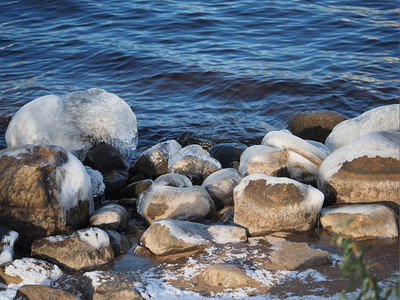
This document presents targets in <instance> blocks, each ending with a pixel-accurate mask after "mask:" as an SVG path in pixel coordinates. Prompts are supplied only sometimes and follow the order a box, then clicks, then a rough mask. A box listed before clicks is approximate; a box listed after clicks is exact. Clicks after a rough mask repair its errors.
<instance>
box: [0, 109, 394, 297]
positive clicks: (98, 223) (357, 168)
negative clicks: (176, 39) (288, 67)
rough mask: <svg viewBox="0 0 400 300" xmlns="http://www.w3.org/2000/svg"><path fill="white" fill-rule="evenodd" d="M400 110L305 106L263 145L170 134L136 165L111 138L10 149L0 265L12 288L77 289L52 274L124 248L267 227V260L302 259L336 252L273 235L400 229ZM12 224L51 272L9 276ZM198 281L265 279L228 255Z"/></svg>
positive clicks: (114, 289)
mask: <svg viewBox="0 0 400 300" xmlns="http://www.w3.org/2000/svg"><path fill="white" fill-rule="evenodd" d="M398 118H399V105H389V106H384V107H379V108H376V109H373V110H371V111H368V112H366V113H364V114H362V115H360V116H359V117H357V118H353V119H347V118H346V117H344V116H343V115H339V114H335V113H334V112H326V111H324V112H314V113H306V114H299V115H297V116H296V117H295V118H293V120H291V122H290V124H289V129H290V131H288V130H281V131H271V132H268V133H267V134H266V135H265V136H264V138H263V139H262V142H261V144H260V145H252V146H249V147H247V146H245V145H243V144H239V143H227V144H218V145H214V146H213V147H211V148H209V149H208V150H209V151H207V150H205V149H203V148H202V147H201V146H200V145H198V144H189V145H184V144H182V145H181V144H179V143H178V142H177V141H175V140H169V141H165V142H162V143H159V144H157V145H155V146H153V147H151V148H148V149H146V150H144V151H142V152H141V153H140V154H138V156H137V157H136V159H135V160H134V161H133V162H132V163H131V164H130V163H129V161H128V160H127V158H126V157H124V156H123V155H122V154H121V153H120V152H119V151H118V150H117V149H116V148H114V147H112V146H111V145H108V144H105V143H100V144H99V145H97V146H95V147H93V148H92V149H90V150H89V151H88V152H87V154H86V156H85V158H84V159H82V161H80V160H79V159H78V158H76V157H75V156H74V155H72V154H71V153H70V152H68V151H67V150H65V149H64V148H61V147H59V146H52V145H25V146H18V147H13V148H8V149H5V150H2V151H0V225H2V226H4V227H6V228H7V229H6V228H0V229H1V230H0V234H1V238H2V240H1V243H0V251H1V253H0V263H2V265H0V278H2V280H3V281H4V282H5V283H6V284H11V283H14V284H15V283H17V284H21V289H20V291H19V292H18V293H25V294H29V293H50V294H51V293H53V294H55V293H56V292H57V293H60V296H59V297H65V298H66V299H69V298H71V299H74V298H73V297H76V296H77V295H79V293H80V292H79V291H74V292H72V293H71V294H70V295H69V296H68V295H67V296H66V295H61V294H62V293H63V292H65V293H67V292H66V291H62V290H61V291H53V290H48V289H46V287H45V285H48V284H44V282H47V283H48V282H49V280H50V279H51V278H52V279H51V280H53V281H54V280H59V278H60V277H62V276H63V272H70V271H71V270H85V269H88V268H92V269H93V267H96V266H100V265H105V264H108V263H110V262H111V261H112V260H113V259H114V258H115V257H117V256H119V255H121V254H124V253H126V252H127V251H129V249H130V248H131V249H132V251H134V252H135V253H137V254H146V255H156V256H165V255H175V254H179V253H185V252H190V251H202V250H204V249H207V248H209V247H211V246H216V245H217V246H218V245H219V246H221V245H224V244H227V243H248V242H249V240H250V239H252V238H264V239H266V242H268V243H270V244H271V247H272V248H273V249H274V251H273V252H272V254H271V256H270V258H269V263H270V265H271V266H274V267H275V268H283V269H297V268H302V267H304V264H305V262H308V266H310V262H312V263H311V265H313V264H314V265H318V264H324V263H329V262H330V260H329V253H326V252H325V251H318V250H313V249H311V248H309V247H308V245H307V244H304V243H289V242H288V241H286V240H284V239H277V238H271V237H270V238H269V239H268V238H266V237H268V236H269V235H270V234H272V233H274V232H282V231H283V232H304V231H308V230H311V229H313V228H315V227H316V226H321V227H322V228H323V229H324V230H327V231H328V232H330V233H332V234H341V235H344V236H349V237H352V238H354V239H381V238H396V237H398V212H399V210H398V206H399V204H400V186H399V184H400V157H399V139H400V134H399V131H400V130H399V122H398ZM393 119H395V120H397V122H393ZM311 139H314V140H311ZM84 165H85V166H84ZM94 198H95V200H94ZM105 199H106V200H105ZM95 209H96V210H95ZM229 212H230V213H229ZM221 223H225V224H221ZM318 224H319V225H318ZM18 235H19V240H18V243H17V246H18V247H19V248H17V249H16V250H18V251H21V253H28V256H30V257H29V260H27V259H28V258H25V260H27V261H25V263H29V264H33V265H35V268H33V267H32V269H38V268H39V269H40V268H43V269H46V270H47V271H46V272H47V273H46V274H47V277H46V278H47V279H48V280H47V281H46V280H44V279H43V280H42V281H37V282H24V280H23V278H22V279H21V278H17V279H16V278H15V276H14V275H12V274H15V272H14V273H13V272H11V271H10V270H12V269H13V268H14V269H15V268H18V266H19V265H20V264H21V263H22V262H21V260H13V248H14V244H15V243H16V239H17V236H18ZM293 253H302V255H296V257H293ZM299 257H304V259H302V260H301V259H300V260H298V258H299ZM38 272H39V271H38ZM40 272H41V274H42V273H44V272H42V271H40ZM17 277H18V276H17ZM10 278H11V279H10ZM49 278H50V279H49ZM86 279H87V280H86V281H87V282H89V283H88V285H89V286H90V288H87V289H86V290H85V291H83V292H82V294H84V295H86V296H87V297H89V298H92V297H93V296H94V295H95V294H96V295H97V296H96V297H97V299H103V298H104V299H106V298H107V297H124V296H126V295H130V296H129V297H133V298H132V299H134V297H136V298H137V299H140V295H139V294H138V293H137V292H136V291H135V287H134V286H131V285H129V286H125V285H124V284H123V280H121V282H120V283H119V284H117V283H113V284H111V283H109V284H108V285H104V287H102V288H101V287H99V286H96V285H95V284H94V283H91V281H90V280H89V279H88V278H86ZM51 280H50V281H51ZM199 280H200V281H201V282H202V283H203V284H205V285H209V286H215V287H219V288H220V287H221V286H222V287H224V288H236V287H242V286H256V285H257V282H254V281H253V280H252V279H251V278H249V277H247V276H246V274H245V273H244V272H243V271H241V270H240V268H239V267H238V266H236V265H231V264H218V265H215V266H212V267H210V268H208V269H207V270H204V272H203V273H202V274H201V276H200V279H199ZM32 284H33V285H37V286H41V288H37V289H35V288H32V287H31V285H32ZM47 288H49V287H47ZM49 289H51V288H49ZM88 291H90V292H88ZM130 293H131V294H130ZM132 293H133V294H132ZM68 297H69V298H68ZM102 297H103V298H102Z"/></svg>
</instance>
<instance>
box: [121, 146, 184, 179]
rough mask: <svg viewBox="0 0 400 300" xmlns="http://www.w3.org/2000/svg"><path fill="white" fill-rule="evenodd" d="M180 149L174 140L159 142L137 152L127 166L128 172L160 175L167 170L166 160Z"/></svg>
mask: <svg viewBox="0 0 400 300" xmlns="http://www.w3.org/2000/svg"><path fill="white" fill-rule="evenodd" d="M180 149H182V147H181V145H179V143H178V142H177V141H175V140H169V141H166V142H162V143H159V144H157V145H154V146H153V147H151V148H149V149H147V150H145V151H143V152H142V153H140V154H139V156H138V158H137V159H136V161H135V162H134V163H133V164H132V165H131V167H130V168H129V174H131V175H135V174H138V173H142V174H144V175H145V176H160V175H162V174H165V173H167V172H168V162H169V159H170V157H171V155H173V154H174V153H175V152H177V151H179V150H180Z"/></svg>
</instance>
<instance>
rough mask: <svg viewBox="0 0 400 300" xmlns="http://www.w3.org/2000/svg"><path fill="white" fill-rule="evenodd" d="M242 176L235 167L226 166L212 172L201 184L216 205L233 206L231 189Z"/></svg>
mask: <svg viewBox="0 0 400 300" xmlns="http://www.w3.org/2000/svg"><path fill="white" fill-rule="evenodd" d="M242 178H243V177H242V175H241V174H240V173H239V172H238V171H237V170H236V169H232V168H227V169H222V170H218V171H216V172H214V173H212V174H211V175H210V176H208V177H207V178H206V179H205V180H204V182H203V184H202V185H201V186H202V187H203V188H205V189H206V191H207V192H208V193H209V194H210V196H211V198H212V199H213V200H214V202H215V204H216V205H217V206H222V207H223V206H233V189H234V187H235V186H237V185H238V184H239V182H240V181H241V180H242Z"/></svg>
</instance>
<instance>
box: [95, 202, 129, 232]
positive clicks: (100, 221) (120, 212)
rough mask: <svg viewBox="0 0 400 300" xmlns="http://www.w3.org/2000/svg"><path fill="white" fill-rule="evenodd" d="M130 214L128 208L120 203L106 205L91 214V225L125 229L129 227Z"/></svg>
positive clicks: (119, 229) (117, 229) (102, 227)
mask: <svg viewBox="0 0 400 300" xmlns="http://www.w3.org/2000/svg"><path fill="white" fill-rule="evenodd" d="M128 219H129V215H128V212H127V211H126V209H125V208H124V207H123V206H121V205H119V204H109V205H105V206H103V207H101V208H99V209H97V210H96V211H94V212H93V214H92V215H91V216H90V220H89V225H90V226H94V227H99V228H101V229H104V230H106V229H110V230H116V231H124V230H126V229H128Z"/></svg>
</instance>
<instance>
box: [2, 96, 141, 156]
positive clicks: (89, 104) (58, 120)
mask: <svg viewBox="0 0 400 300" xmlns="http://www.w3.org/2000/svg"><path fill="white" fill-rule="evenodd" d="M137 139H138V136H137V121H136V116H135V114H134V113H133V112H132V110H131V108H130V107H129V105H128V104H127V103H126V102H125V101H123V100H122V99H121V98H119V97H118V96H117V95H114V94H111V93H108V92H106V91H105V90H102V89H98V88H93V89H89V90H87V91H78V92H73V93H70V94H68V95H65V96H63V97H58V96H55V95H49V96H44V97H40V98H37V99H35V100H33V101H31V102H29V103H27V104H26V105H24V106H23V107H22V108H21V109H20V110H19V111H18V112H17V113H16V114H15V116H14V117H13V118H12V120H11V122H10V124H9V126H8V128H7V132H6V142H7V146H8V147H13V146H18V145H25V144H51V145H58V146H62V147H64V148H66V149H67V150H68V151H70V152H72V153H73V154H74V155H76V156H77V157H78V158H79V159H81V160H82V159H83V158H84V157H85V155H86V153H87V151H88V150H89V149H90V148H91V147H92V146H94V145H96V144H99V143H101V142H104V143H107V144H110V145H112V146H113V147H115V148H116V149H118V150H119V151H120V152H121V153H122V154H124V155H125V156H127V157H128V158H131V157H132V156H133V153H134V151H135V149H136V145H137Z"/></svg>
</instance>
